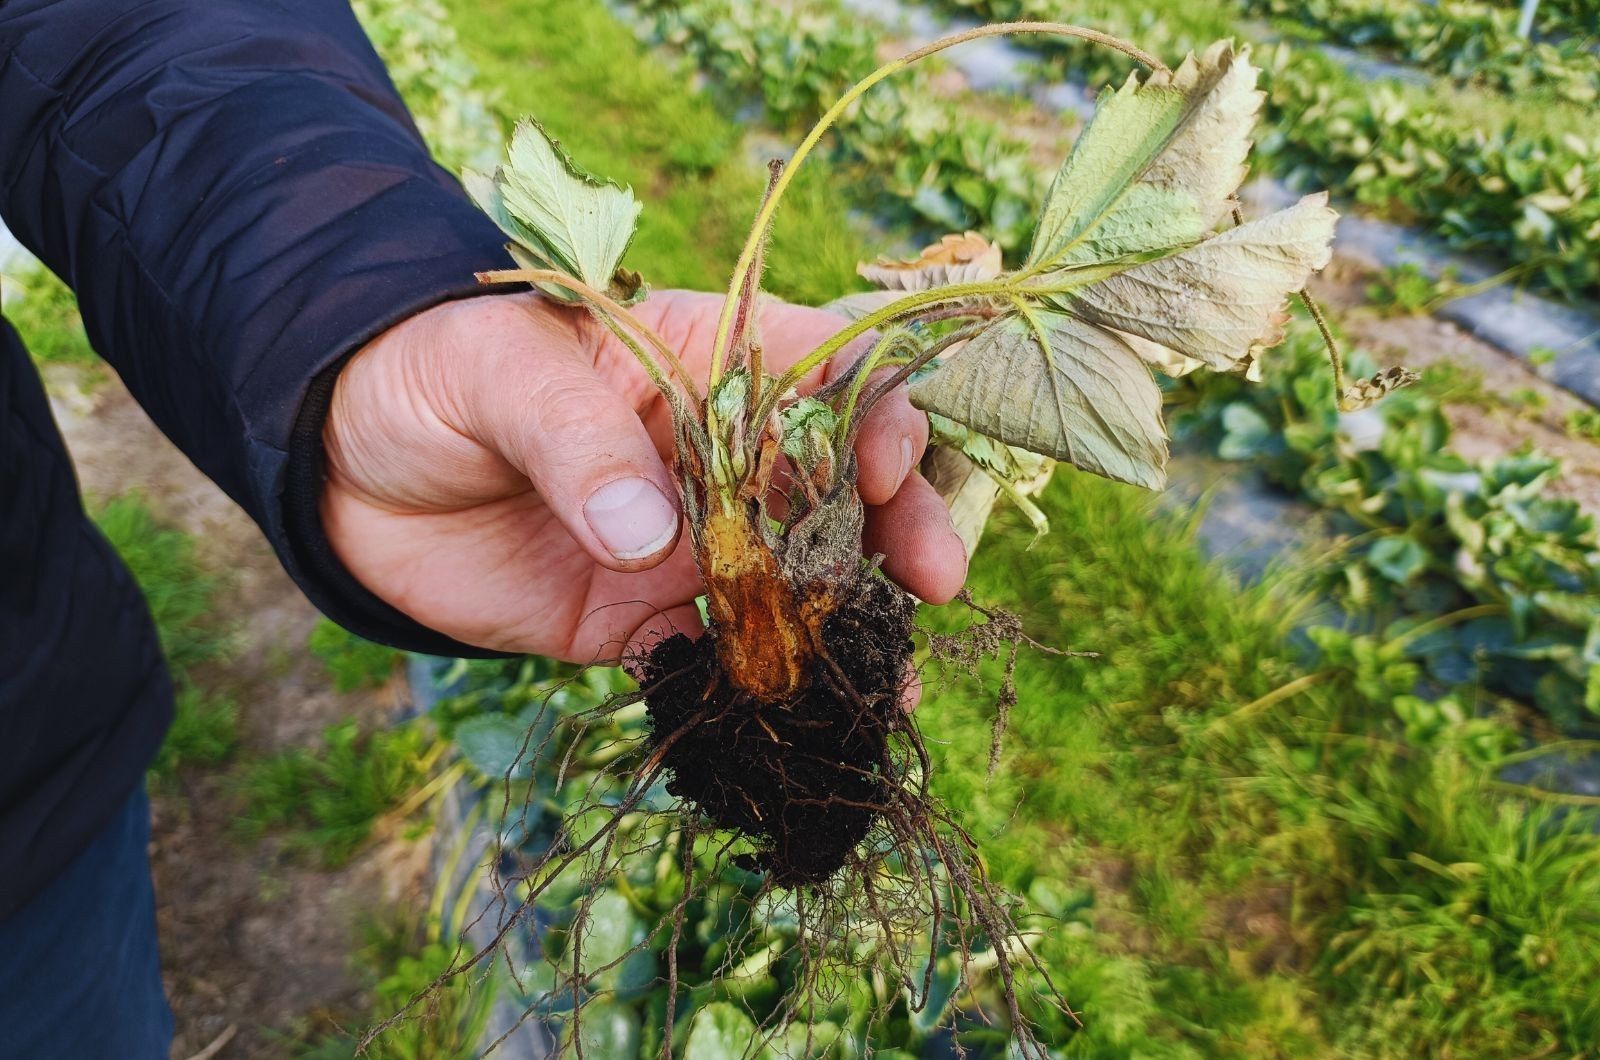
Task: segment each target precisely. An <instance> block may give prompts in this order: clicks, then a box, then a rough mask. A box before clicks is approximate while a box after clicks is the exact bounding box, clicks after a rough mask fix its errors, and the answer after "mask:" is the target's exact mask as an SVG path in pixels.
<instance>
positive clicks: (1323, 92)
mask: <svg viewBox="0 0 1600 1060" xmlns="http://www.w3.org/2000/svg"><path fill="white" fill-rule="evenodd" d="M948 3H949V4H950V6H952V7H957V8H960V9H962V10H966V11H969V12H971V13H972V14H974V15H976V16H978V17H980V18H983V19H986V20H989V21H997V22H999V21H1010V20H1014V19H1046V20H1055V21H1067V22H1079V23H1083V24H1088V25H1093V26H1094V27H1095V28H1096V29H1100V30H1103V31H1106V32H1109V33H1113V34H1116V35H1119V36H1122V37H1125V38H1127V39H1130V40H1135V41H1138V42H1139V44H1140V46H1141V47H1143V48H1145V49H1146V50H1147V51H1151V52H1154V53H1156V54H1158V55H1162V56H1165V57H1167V58H1171V59H1176V58H1177V57H1178V56H1180V55H1182V54H1183V53H1184V52H1186V51H1190V50H1198V49H1200V48H1203V47H1204V46H1205V45H1206V44H1208V43H1209V42H1211V41H1213V40H1217V39H1222V38H1228V37H1248V36H1250V34H1249V32H1248V27H1246V26H1244V25H1241V24H1240V22H1239V20H1238V18H1237V16H1236V13H1235V12H1234V11H1233V10H1232V9H1231V8H1230V7H1229V6H1214V5H1189V6H1187V7H1185V6H1182V5H1174V4H1171V3H1169V2H1168V0H1127V2H1119V3H1114V4H1113V3H1109V2H1091V3H1088V4H1085V3H1082V2H1077V0H948ZM1039 47H1040V48H1042V49H1044V50H1046V52H1047V53H1048V54H1050V55H1051V56H1052V57H1053V58H1054V61H1055V63H1056V66H1055V68H1056V69H1057V70H1060V71H1062V72H1063V73H1065V74H1066V75H1067V76H1070V77H1071V78H1072V79H1073V80H1075V81H1078V82H1081V83H1083V84H1087V85H1090V86H1099V85H1101V84H1104V83H1106V82H1108V81H1109V82H1120V81H1121V79H1122V78H1123V76H1125V74H1126V72H1127V70H1128V69H1129V65H1130V64H1129V63H1128V61H1127V60H1125V59H1124V58H1122V57H1121V56H1116V55H1112V54H1110V53H1109V52H1107V51H1106V49H1103V48H1097V47H1095V46H1094V45H1091V44H1088V43H1086V42H1084V41H1070V40H1063V39H1058V38H1048V39H1044V40H1042V41H1041V43H1040V44H1039ZM1255 57H1256V61H1257V62H1258V63H1260V64H1261V66H1262V68H1263V76H1262V87H1263V88H1264V89H1266V90H1267V102H1266V106H1265V109H1264V112H1263V119H1264V123H1265V125H1266V129H1267V131H1266V133H1265V135H1263V136H1262V137H1261V138H1260V139H1259V141H1258V143H1257V145H1256V149H1257V151H1258V152H1259V153H1260V155H1261V156H1262V161H1263V162H1264V163H1265V164H1266V165H1268V166H1270V167H1271V168H1273V169H1274V170H1276V171H1277V172H1278V173H1279V175H1280V176H1282V177H1284V178H1285V179H1286V180H1288V182H1289V183H1290V184H1291V185H1293V186H1301V185H1304V186H1309V187H1327V188H1331V189H1333V190H1334V191H1335V192H1336V193H1338V194H1340V195H1342V196H1343V197H1345V198H1348V199H1353V200H1354V201H1356V202H1358V203H1360V204H1362V205H1363V206H1366V207H1368V208H1370V209H1373V210H1375V211H1377V212H1379V213H1382V214H1384V215H1386V216H1389V217H1392V218H1394V219H1396V220H1398V221H1400V222H1402V223H1416V224H1424V225H1426V226H1427V227H1428V229H1429V231H1430V232H1431V233H1432V234H1434V235H1436V236H1438V237H1439V238H1441V239H1443V240H1445V241H1446V242H1448V243H1449V244H1451V245H1453V246H1457V247H1461V248H1464V249H1469V250H1478V251H1484V252H1487V253H1490V254H1493V255H1495V256H1497V257H1499V258H1501V259H1503V260H1505V261H1508V262H1510V263H1513V264H1517V265H1522V266H1525V267H1526V268H1527V270H1528V271H1529V273H1530V274H1531V275H1534V276H1537V277H1538V278H1539V279H1540V280H1542V281H1543V282H1544V283H1545V284H1547V285H1548V286H1550V287H1551V288H1553V289H1554V290H1555V291H1557V292H1559V293H1561V294H1563V295H1565V296H1568V297H1576V296H1589V295H1593V294H1594V292H1595V291H1597V290H1600V259H1597V258H1596V256H1595V255H1594V254H1593V253H1591V249H1590V248H1591V247H1592V246H1593V244H1594V242H1595V240H1596V239H1600V196H1597V195H1594V194H1592V189H1594V188H1596V187H1600V137H1597V136H1596V134H1595V132H1594V128H1593V123H1592V120H1591V115H1590V113H1589V109H1588V108H1587V107H1577V106H1572V105H1566V106H1561V105H1555V104H1546V105H1544V106H1539V107H1532V106H1527V105H1525V104H1521V103H1518V102H1512V103H1507V102H1506V101H1504V100H1502V99H1500V98H1499V97H1498V96H1493V95H1490V96H1485V95H1484V94H1482V93H1474V92H1472V91H1466V90H1432V89H1420V88H1416V87H1413V86H1406V85H1402V84H1399V83H1398V82H1390V81H1373V82H1368V81H1364V80H1362V79H1360V78H1359V77H1357V76H1356V75H1354V74H1352V73H1350V72H1349V71H1347V70H1345V69H1344V68H1343V67H1342V66H1340V64H1339V63H1338V62H1337V61H1336V60H1334V59H1332V58H1329V57H1328V56H1325V55H1323V54H1321V53H1320V52H1319V51H1317V50H1316V49H1315V48H1310V47H1306V46H1296V45H1294V44H1292V43H1290V42H1288V41H1279V42H1278V43H1276V44H1274V45H1271V46H1270V47H1268V46H1263V47H1262V48H1261V49H1260V50H1258V51H1257V52H1256V53H1255Z"/></svg>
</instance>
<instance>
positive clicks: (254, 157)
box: [0, 0, 507, 654]
mask: <svg viewBox="0 0 1600 1060" xmlns="http://www.w3.org/2000/svg"><path fill="white" fill-rule="evenodd" d="M0 216H3V218H4V220H5V223H6V225H7V226H8V227H9V228H11V230H12V231H13V232H14V233H15V234H16V235H17V237H18V238H19V239H20V240H21V241H22V242H23V243H24V244H25V245H26V246H27V247H28V248H29V249H31V250H32V251H33V252H34V253H35V254H37V255H38V256H39V257H40V258H41V259H42V260H43V261H44V262H45V264H47V265H48V266H49V267H50V268H51V269H52V270H53V271H54V272H56V273H57V274H58V275H59V276H61V277H62V278H64V279H65V280H66V281H67V282H68V283H69V284H70V285H71V286H72V288H73V289H74V290H75V291H76V292H77V295H78V299H79V303H80V306H81V308H82V312H83V317H84V323H85V325H86V327H87V329H88V333H89V337H90V340H91V342H92V343H93V345H94V347H95V349H96V350H98V351H99V352H100V353H101V355H102V356H104V357H105V358H107V359H108V360H109V361H110V362H111V363H112V365H113V366H114V367H115V368H116V369H117V372H118V373H119V374H120V375H121V376H122V378H123V380H124V381H125V382H126V383H127V385H128V387H129V389H130V390H131V391H132V392H133V394H134V396H135V397H136V398H137V399H138V400H139V402H140V404H142V405H143V406H144V408H145V409H146V410H147V411H148V412H149V413H150V415H151V417H152V418H153V419H154V420H155V422H156V423H157V424H158V425H159V426H160V427H161V429H162V430H163V431H165V432H166V434H167V435H168V437H170V438H171V439H172V440H173V441H174V442H175V443H177V445H178V446H179V447H180V448H181V449H182V450H183V451H184V452H185V453H186V454H188V456H189V458H190V459H191V460H193V461H194V462H195V464H196V465H197V466H198V467H199V468H200V469H201V470H202V471H204V472H205V473H206V474H207V475H208V476H210V477H211V478H212V479H213V480H215V481H216V482H217V483H218V484H219V485H220V486H221V487H222V488H223V489H224V490H226V491H227V492H228V494H229V495H230V496H231V497H233V499H234V500H236V501H237V502H238V503H239V504H240V505H242V506H243V507H244V508H245V509H246V510H247V511H248V512H249V513H250V514H251V516H252V517H253V518H254V519H255V520H256V522H257V523H259V524H260V526H261V528H262V530H263V531H264V532H265V533H266V536H267V538H268V540H270V541H271V542H272V545H273V547H274V548H275V549H276V550H277V552H278V555H279V558H280V559H281V560H282V562H283V564H284V566H285V568H286V569H287V570H288V571H289V573H290V574H291V576H293V577H294V578H295V580H296V581H297V582H298V583H299V585H300V586H301V588H302V589H303V590H304V591H305V592H306V594H307V595H308V596H309V597H310V598H311V600H312V601H313V602H314V603H315V604H317V606H318V607H320V608H321V609H322V610H323V611H324V612H325V613H327V614H329V615H330V616H332V617H333V618H334V619H336V620H337V621H339V622H340V623H342V624H344V625H345V626H347V627H349V628H350V629H352V630H354V631H356V632H358V633H360V634H362V635H364V636H367V637H371V638H373V639H376V640H380V641H385V642H387V643H390V644H396V645H399V646H401V647H406V648H410V649H413V650H418V651H427V652H433V653H436V654H483V653H479V652H474V651H472V650H470V649H467V648H466V647H464V646H463V645H459V644H456V643H455V642H453V641H451V640H449V639H448V638H445V637H443V636H441V635H439V634H437V633H435V632H433V631H431V630H427V629H425V628H423V627H422V626H420V625H418V624H417V623H415V622H413V621H412V620H410V619H409V618H407V617H406V616H404V615H402V614H401V613H400V612H398V611H396V610H395V609H393V608H391V607H389V606H388V605H386V604H384V603H383V602H382V601H380V600H379V599H378V598H377V597H376V596H374V595H372V594H371V593H369V592H367V591H366V590H365V589H363V588H362V587H361V586H360V585H359V584H357V583H356V582H355V580H354V579H353V578H352V577H351V576H350V575H349V573H348V572H347V571H346V570H345V569H344V568H343V567H342V566H341V565H340V564H339V563H338V562H337V560H336V559H334V557H333V554H332V551H331V549H330V547H329V545H328V543H327V541H326V539H325V537H324V536H323V534H322V531H321V527H320V522H319V520H318V518H317V504H316V499H317V494H318V491H319V490H320V487H321V474H322V470H321V459H322V453H321V442H320V437H321V426H322V421H323V418H324V417H325V415H326V411H327V407H328V400H329V397H330V395H331V391H332V387H333V381H334V378H335V375H336V373H337V371H338V368H339V366H340V365H341V363H342V362H343V360H344V359H345V358H347V357H348V356H349V355H350V354H351V353H353V352H354V351H355V350H356V349H357V348H359V347H360V346H361V345H362V344H363V343H364V342H366V341H367V340H369V339H371V338H373V337H374V336H376V335H377V334H379V333H380V332H381V331H383V330H384V329H385V328H386V327H388V326H389V325H391V324H394V323H396V322H398V321H400V320H403V319H405V318H406V317H408V316H410V315H412V314H414V313H416V312H418V311H420V310H422V309H424V308H427V307H428V306H430V305H433V304H436V303H438V302H441V301H444V300H447V299H451V298H458V297H462V296H465V295H469V294H472V293H475V284H474V282H473V272H474V271H475V270H479V269H487V268H501V267H505V266H506V264H507V260H506V257H505V253H504V250H503V249H502V244H503V237H502V236H501V235H500V233H499V232H498V231H497V230H496V229H495V227H494V226H493V225H492V224H491V223H490V222H489V221H488V220H487V219H486V218H485V217H483V216H482V215H481V214H480V213H479V212H478V211H477V210H476V209H474V208H473V207H472V205H471V204H470V203H469V202H468V201H467V200H466V199H465V198H464V196H463V195H462V193H461V190H460V188H459V186H458V185H457V184H456V183H455V181H454V180H453V179H452V178H451V177H450V176H449V175H448V174H446V173H445V172H444V171H443V170H441V169H440V168H439V167H438V166H436V165H435V164H434V163H433V162H432V161H431V159H430V158H429V156H428V153H427V150H426V148H425V147H424V146H423V144H422V142H421V139H420V137H419V136H418V134H417V131H416V128H415V126H414V125H413V124H412V122H411V119H410V117H409V116H408V115H407V113H406V111H405V108H404V106H403V105H402V104H401V103H400V101H399V99H398V98H397V96H396V94H395V91H394V88H393V86H392V84H391V83H390V81H389V79H388V76H387V74H386V73H385V71H384V69H383V66H382V64H381V62H380V61H379V60H378V57H377V56H376V55H375V54H374V53H373V51H372V48H371V46H370V45H369V44H368V42H367V40H366V38H365V36H364V35H363V33H362V31H361V29H360V27H359V25H358V24H357V23H356V21H355V18H354V16H353V15H352V14H351V11H350V8H349V6H348V4H347V3H346V2H345V0H53V2H52V0H0Z"/></svg>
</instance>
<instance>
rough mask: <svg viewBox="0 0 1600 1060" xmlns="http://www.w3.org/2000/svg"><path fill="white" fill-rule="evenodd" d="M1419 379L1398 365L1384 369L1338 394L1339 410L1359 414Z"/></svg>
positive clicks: (1409, 370)
mask: <svg viewBox="0 0 1600 1060" xmlns="http://www.w3.org/2000/svg"><path fill="white" fill-rule="evenodd" d="M1421 378H1422V376H1421V375H1419V374H1417V373H1416V372H1414V371H1412V370H1411V369H1410V368H1402V367H1400V366H1399V365H1396V366H1394V367H1393V368H1385V369H1384V370H1383V371H1381V372H1379V373H1378V374H1377V375H1375V376H1373V377H1372V378H1371V379H1361V380H1358V381H1357V382H1356V384H1355V385H1354V386H1351V387H1349V388H1347V389H1346V390H1345V392H1344V393H1343V394H1340V395H1339V410H1340V411H1341V412H1359V411H1360V410H1361V409H1364V408H1367V407H1369V406H1371V405H1373V404H1374V403H1376V402H1377V401H1379V400H1381V399H1382V398H1383V397H1384V396H1385V395H1388V394H1392V393H1394V392H1395V391H1396V390H1400V389H1402V388H1403V387H1408V386H1410V385H1411V384H1412V383H1415V382H1417V381H1418V380H1419V379H1421Z"/></svg>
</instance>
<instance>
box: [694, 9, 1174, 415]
mask: <svg viewBox="0 0 1600 1060" xmlns="http://www.w3.org/2000/svg"><path fill="white" fill-rule="evenodd" d="M1016 33H1043V34H1048V35H1051V36H1058V37H1078V38H1081V39H1083V40H1087V41H1093V42H1094V43H1096V44H1103V45H1105V46H1106V47H1108V48H1111V49H1113V50H1114V51H1118V52H1121V53H1122V54H1124V55H1126V56H1129V57H1130V58H1132V59H1134V60H1135V61H1136V62H1139V63H1141V64H1143V65H1144V66H1145V67H1147V68H1149V69H1151V70H1165V69H1166V66H1165V65H1164V64H1163V63H1162V62H1161V60H1159V59H1157V58H1156V57H1155V56H1153V55H1151V54H1149V53H1148V52H1145V51H1142V50H1140V49H1139V48H1137V47H1135V46H1134V45H1132V44H1130V43H1128V42H1127V41H1125V40H1122V39H1120V38H1118V37H1113V36H1111V35H1110V34H1108V33H1101V32H1099V31H1098V30H1092V29H1085V28H1083V27H1082V26H1072V25H1067V24H1066V23H1061V22H1000V23H995V24H994V25H989V26H977V27H974V28H972V29H969V30H966V31H964V32H961V33H955V34H951V35H950V36H948V37H941V38H940V39H938V40H936V41H933V42H932V43H930V44H925V45H923V46H922V47H920V48H917V49H915V50H914V51H910V52H907V53H906V54H905V55H902V56H901V57H900V58H898V59H894V60H891V61H890V62H887V63H885V64H883V65H882V66H880V67H878V68H877V69H876V70H874V71H873V72H872V73H870V74H868V75H867V76H866V77H864V78H862V79H861V80H860V81H858V82H856V83H855V84H854V85H853V86H851V88H850V90H849V91H847V92H846V93H845V94H844V95H843V96H840V97H839V99H838V101H837V102H835V103H834V104H833V106H831V107H829V108H828V109H827V111H826V112H825V113H824V114H823V115H822V117H820V118H818V119H817V122H816V124H815V125H813V126H812V127H811V131H810V132H808V133H806V137H805V139H804V140H802V141H800V146H799V147H797V148H795V151H794V154H793V155H791V156H790V157H789V165H788V166H787V168H785V169H784V171H783V173H782V174H780V175H779V176H778V178H777V179H776V180H775V181H773V183H772V186H771V188H770V191H769V194H768V195H767V196H766V197H765V198H764V199H763V200H762V203H761V209H760V210H759V211H758V212H757V213H756V218H755V223H754V224H752V225H751V226H750V234H749V236H747V237H746V239H745V244H744V249H743V250H741V251H740V253H739V260H738V263H737V264H735V265H734V268H733V276H732V278H731V279H730V280H729V282H728V297H727V298H726V299H725V300H724V301H723V304H722V316H721V319H719V320H718V321H717V334H716V339H715V340H714V341H713V344H712V347H711V382H710V385H711V386H712V387H715V386H716V385H717V380H718V379H720V378H721V376H722V367H723V363H724V361H725V360H726V358H727V355H728V341H729V338H730V332H731V329H732V327H733V318H734V314H735V312H736V311H737V308H738V306H737V303H738V297H739V294H740V292H741V291H742V290H743V289H744V286H745V281H746V278H747V277H748V275H749V272H750V269H751V267H752V266H753V265H754V264H755V260H756V257H757V255H758V254H759V253H760V250H761V244H762V241H763V240H764V239H765V238H766V233H767V230H768V228H769V227H770V226H771V224H772V218H773V216H774V215H775V214H776V212H777V209H778V202H779V201H780V200H781V199H782V198H783V193H784V191H785V190H787V188H788V187H789V184H790V182H791V181H793V179H794V175H795V173H796V171H798V170H799V168H800V164H801V163H802V162H804V161H805V159H806V156H808V155H809V154H811V152H812V151H813V150H814V149H815V148H816V146H817V144H818V143H819V142H820V141H821V140H822V137H823V135H824V134H825V133H827V131H828V130H829V129H830V128H832V127H833V125H834V124H835V123H836V122H838V120H839V119H840V118H841V117H842V116H843V115H844V112H845V111H846V110H848V109H849V108H850V105H851V104H852V103H854V102H855V101H856V100H858V99H860V98H861V96H862V95H863V94H865V93H866V92H867V90H868V89H870V88H872V86H873V85H876V84H877V83H878V82H879V81H882V80H884V79H885V78H887V77H889V76H890V75H892V74H895V73H898V72H899V71H901V70H903V69H905V68H906V67H909V66H911V65H912V64H913V63H916V62H919V61H921V60H922V59H926V58H927V57H928V56H930V55H934V54H937V53H938V52H942V51H944V50H945V49H946V48H953V47H955V46H956V45H958V44H965V43H966V42H967V41H972V40H978V39H979V38H982V37H1000V36H1006V35H1010V34H1016ZM801 374H804V373H801Z"/></svg>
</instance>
